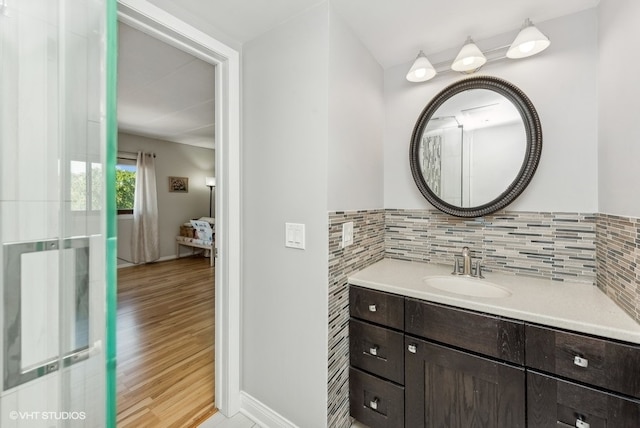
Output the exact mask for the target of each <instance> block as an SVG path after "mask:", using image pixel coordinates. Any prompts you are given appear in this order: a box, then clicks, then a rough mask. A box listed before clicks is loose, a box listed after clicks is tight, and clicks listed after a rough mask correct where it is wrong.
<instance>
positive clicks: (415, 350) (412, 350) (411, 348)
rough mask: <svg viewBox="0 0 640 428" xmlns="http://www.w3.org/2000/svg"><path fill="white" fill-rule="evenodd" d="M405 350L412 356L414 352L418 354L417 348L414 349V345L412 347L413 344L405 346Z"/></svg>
mask: <svg viewBox="0 0 640 428" xmlns="http://www.w3.org/2000/svg"><path fill="white" fill-rule="evenodd" d="M407 349H408V350H409V352H411V353H412V354H415V353H416V352H418V348H417V347H416V345H414V344H413V343H412V344H411V345H409V346H407Z"/></svg>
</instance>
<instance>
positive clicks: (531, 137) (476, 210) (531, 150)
mask: <svg viewBox="0 0 640 428" xmlns="http://www.w3.org/2000/svg"><path fill="white" fill-rule="evenodd" d="M470 89H488V90H490V91H494V92H497V93H499V94H501V95H503V96H504V97H505V98H507V99H508V100H509V101H511V102H512V103H513V105H514V106H515V107H516V108H517V109H518V111H519V112H520V115H521V116H522V120H523V122H524V127H525V132H526V134H527V148H526V152H525V158H524V161H523V163H522V167H521V168H520V171H519V172H518V175H517V176H516V178H515V180H513V182H511V184H510V185H509V187H507V189H506V190H505V191H504V192H502V194H500V195H499V196H498V197H497V198H495V199H494V200H492V201H490V202H487V203H486V204H483V205H479V206H476V207H468V208H465V207H459V206H455V205H451V204H449V203H447V202H445V201H443V200H442V199H440V197H439V196H437V195H436V194H435V193H433V192H432V191H431V189H430V188H429V186H427V183H426V181H425V179H424V176H423V175H422V172H421V171H420V158H419V156H420V143H421V140H422V134H423V132H424V130H425V128H426V126H427V124H428V123H429V120H430V119H431V117H432V116H433V114H434V113H435V112H436V110H438V108H439V107H440V106H441V105H442V104H443V103H444V102H445V101H447V100H448V99H449V98H451V97H453V96H454V95H456V94H459V93H460V92H464V91H467V90H470ZM541 153H542V127H541V125H540V119H539V117H538V113H537V112H536V109H535V108H534V106H533V104H532V103H531V100H529V98H528V97H527V96H526V95H525V94H524V92H522V91H521V90H520V89H519V88H517V87H516V86H514V85H513V84H511V83H509V82H507V81H505V80H502V79H500V78H497V77H492V76H474V77H470V78H467V79H463V80H459V81H457V82H455V83H453V84H451V85H449V86H447V87H446V88H444V89H443V90H442V91H440V92H439V93H438V94H437V95H436V96H435V97H434V98H433V99H432V100H431V101H430V102H429V104H427V106H426V107H425V108H424V110H423V111H422V113H421V114H420V116H419V117H418V121H417V122H416V125H415V127H414V128H413V134H412V135H411V146H410V149H409V163H410V165H411V174H412V175H413V179H414V181H415V182H416V185H417V186H418V189H419V190H420V193H422V195H423V196H424V197H425V198H426V199H427V201H429V203H431V205H433V206H434V207H436V208H437V209H439V210H440V211H442V212H444V213H447V214H450V215H453V216H456V217H466V218H471V217H482V216H484V215H487V214H491V213H494V212H496V211H498V210H500V209H502V208H504V207H506V206H507V205H509V204H510V203H511V202H513V201H514V200H515V199H516V198H517V197H518V196H519V195H520V194H521V193H522V192H523V191H524V189H525V188H526V187H527V185H528V184H529V182H530V181H531V179H532V178H533V174H534V173H535V171H536V168H537V167H538V163H539V162H540V155H541Z"/></svg>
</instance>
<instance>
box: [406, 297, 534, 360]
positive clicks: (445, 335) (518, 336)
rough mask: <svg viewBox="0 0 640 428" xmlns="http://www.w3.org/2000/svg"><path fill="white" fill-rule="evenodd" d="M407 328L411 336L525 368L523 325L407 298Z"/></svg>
mask: <svg viewBox="0 0 640 428" xmlns="http://www.w3.org/2000/svg"><path fill="white" fill-rule="evenodd" d="M405 325H406V328H405V331H406V332H407V333H409V334H412V335H416V336H420V337H424V338H426V339H431V340H435V341H437V342H440V343H445V344H448V345H452V346H455V347H458V348H463V349H465V350H469V351H472V352H477V353H480V354H484V355H488V356H491V357H496V358H500V359H501V360H505V361H508V362H511V363H516V364H524V323H523V322H519V321H513V320H507V319H503V318H500V317H497V316H493V315H486V314H480V313H477V312H471V311H467V310H464V309H457V308H452V307H448V306H443V305H438V304H434V303H427V302H424V301H421V300H417V299H410V298H407V299H406V300H405Z"/></svg>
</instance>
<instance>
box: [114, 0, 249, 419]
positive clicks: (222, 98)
mask: <svg viewBox="0 0 640 428" xmlns="http://www.w3.org/2000/svg"><path fill="white" fill-rule="evenodd" d="M118 16H119V19H120V20H121V21H122V22H125V23H126V24H128V25H130V26H132V27H133V28H137V29H140V30H143V31H145V32H147V33H148V34H151V35H153V36H154V37H157V38H159V39H160V40H163V41H165V42H166V43H169V44H171V45H173V46H176V47H179V48H180V49H183V50H185V51H186V52H189V53H191V54H193V55H195V56H197V57H198V58H201V59H203V60H205V61H207V62H209V63H211V64H214V65H216V94H217V95H218V96H217V97H216V108H215V111H216V113H215V114H216V119H215V123H216V126H217V129H216V143H215V145H216V146H215V151H216V166H215V170H216V192H215V205H216V211H217V216H216V224H215V229H216V230H215V233H216V249H217V258H216V269H215V296H216V299H215V397H216V403H215V405H216V407H217V408H218V410H219V411H220V412H221V413H222V414H224V415H226V416H231V415H233V414H235V413H237V412H238V411H239V409H240V363H239V362H240V238H241V236H240V58H239V53H238V52H237V51H236V50H235V49H233V48H231V47H229V46H227V45H225V44H223V43H220V42H219V41H217V40H216V39H214V38H212V37H210V36H208V35H207V34H205V33H202V32H201V31H199V30H197V29H195V28H194V27H192V26H190V25H189V24H187V23H185V22H183V21H181V20H179V19H177V18H175V17H174V16H172V15H170V14H168V13H166V12H165V11H163V10H162V9H159V8H158V7H156V6H154V5H152V4H150V3H149V2H147V1H144V0H120V1H119V4H118Z"/></svg>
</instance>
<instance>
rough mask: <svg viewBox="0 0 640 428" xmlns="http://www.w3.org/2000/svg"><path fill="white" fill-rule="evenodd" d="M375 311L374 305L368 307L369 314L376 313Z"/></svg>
mask: <svg viewBox="0 0 640 428" xmlns="http://www.w3.org/2000/svg"><path fill="white" fill-rule="evenodd" d="M377 310H378V308H376V305H369V312H377Z"/></svg>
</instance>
